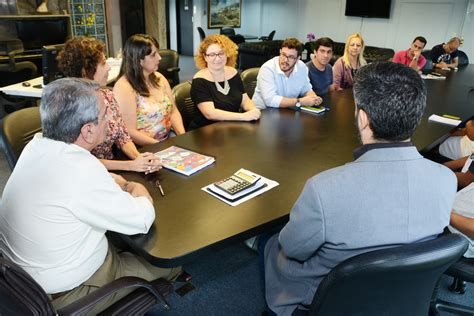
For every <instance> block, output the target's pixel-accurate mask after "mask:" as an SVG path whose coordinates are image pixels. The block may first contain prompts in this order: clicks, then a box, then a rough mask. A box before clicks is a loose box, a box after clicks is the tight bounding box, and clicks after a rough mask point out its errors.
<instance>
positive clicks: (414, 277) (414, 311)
mask: <svg viewBox="0 0 474 316" xmlns="http://www.w3.org/2000/svg"><path fill="white" fill-rule="evenodd" d="M467 245H468V243H467V240H466V239H465V238H464V237H462V236H460V235H457V234H450V235H445V236H442V237H439V238H437V239H434V240H429V241H425V242H420V243H416V244H409V245H404V246H400V247H393V248H388V249H382V250H376V251H372V252H368V253H364V254H361V255H358V256H355V257H352V258H349V259H347V260H345V261H343V262H342V263H340V264H339V265H337V266H336V267H335V268H334V269H332V270H331V272H330V273H329V274H328V275H327V276H326V277H325V278H324V279H323V281H322V282H321V284H320V285H319V288H318V290H317V291H316V294H315V296H314V299H313V302H312V304H311V308H310V312H309V315H318V316H324V315H352V314H354V313H357V314H358V315H369V316H370V315H386V316H389V315H394V316H395V315H397V316H398V315H414V316H415V315H428V310H429V305H430V299H431V296H432V293H433V290H434V287H435V285H436V282H437V281H438V279H439V278H440V276H441V275H442V274H443V272H444V271H446V269H447V268H448V267H449V266H450V265H452V264H453V263H454V262H456V261H457V260H458V259H459V258H460V257H461V256H462V255H463V254H464V252H465V251H466V249H467Z"/></svg>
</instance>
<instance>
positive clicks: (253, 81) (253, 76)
mask: <svg viewBox="0 0 474 316" xmlns="http://www.w3.org/2000/svg"><path fill="white" fill-rule="evenodd" d="M259 70H260V67H255V68H249V69H245V70H244V71H242V73H241V74H240V77H241V78H242V83H243V84H244V90H245V92H247V95H248V96H249V98H250V99H251V98H252V97H253V94H254V92H255V88H256V87H257V76H258V71H259Z"/></svg>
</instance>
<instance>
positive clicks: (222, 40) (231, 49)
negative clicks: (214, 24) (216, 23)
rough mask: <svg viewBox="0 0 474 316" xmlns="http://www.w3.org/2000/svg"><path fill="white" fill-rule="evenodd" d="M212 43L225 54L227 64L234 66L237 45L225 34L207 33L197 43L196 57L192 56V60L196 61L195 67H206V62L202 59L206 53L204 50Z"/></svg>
mask: <svg viewBox="0 0 474 316" xmlns="http://www.w3.org/2000/svg"><path fill="white" fill-rule="evenodd" d="M212 44H217V45H219V46H220V47H221V48H222V49H223V50H224V52H225V55H226V56H227V63H226V65H227V66H230V67H235V65H236V63H237V45H236V44H235V43H234V42H232V41H231V40H230V38H228V37H227V36H225V35H220V34H214V35H209V36H208V37H206V38H205V39H204V40H203V41H202V42H201V45H199V48H198V51H197V54H196V57H194V61H195V62H196V67H198V68H199V69H204V68H207V62H206V60H205V59H204V56H205V55H206V51H207V49H208V48H209V46H211V45H212Z"/></svg>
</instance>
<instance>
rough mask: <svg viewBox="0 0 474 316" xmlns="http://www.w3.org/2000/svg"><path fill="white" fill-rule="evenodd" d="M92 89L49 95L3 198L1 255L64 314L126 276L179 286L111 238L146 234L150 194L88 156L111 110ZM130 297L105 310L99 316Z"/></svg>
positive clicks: (64, 87)
mask: <svg viewBox="0 0 474 316" xmlns="http://www.w3.org/2000/svg"><path fill="white" fill-rule="evenodd" d="M98 89H99V85H98V84H97V83H95V82H93V81H88V80H83V79H77V78H76V79H75V78H67V79H60V80H56V81H54V82H52V83H50V84H49V85H48V86H47V87H45V88H44V90H43V95H42V100H41V107H40V113H41V122H42V126H43V134H36V135H35V137H34V139H33V140H32V141H31V142H30V143H29V144H28V145H27V146H26V147H25V149H24V150H23V152H22V155H21V156H20V158H19V160H18V163H17V164H16V166H15V169H14V170H13V173H12V175H11V177H10V179H9V181H8V183H7V185H6V187H5V190H4V192H3V198H2V204H1V208H0V252H1V253H3V255H5V256H6V257H8V258H10V259H11V260H12V261H14V262H15V263H16V264H18V265H20V266H21V267H22V268H23V269H25V270H26V272H28V273H29V274H30V275H31V276H32V277H33V278H34V279H35V280H36V281H37V282H38V283H39V284H40V285H41V286H42V287H43V289H44V290H45V291H46V293H48V294H50V295H51V297H52V299H53V305H54V306H55V307H56V308H60V307H62V306H65V305H67V304H69V303H70V302H72V301H75V300H77V299H78V298H80V297H82V296H84V295H86V294H88V293H89V292H91V291H94V290H96V289H97V288H99V287H101V286H103V285H105V284H107V283H109V282H111V281H113V280H114V279H117V278H119V277H122V276H138V277H142V278H145V279H148V280H153V279H157V278H159V277H165V278H173V277H174V276H176V274H177V273H178V272H179V270H180V269H179V268H178V269H161V268H157V267H154V266H152V265H151V264H149V263H147V262H146V261H145V260H144V259H142V258H139V257H136V256H135V255H133V254H131V253H118V252H117V250H116V249H114V247H113V246H112V245H109V243H108V241H107V238H106V237H105V232H106V231H107V230H110V231H115V232H118V233H122V234H139V233H146V232H148V230H149V229H150V227H151V225H152V224H153V222H154V219H155V210H154V207H153V201H152V198H151V196H150V194H149V193H148V191H147V190H146V188H145V187H144V186H143V185H141V184H139V183H135V182H128V181H126V180H125V179H124V178H122V177H120V176H117V175H112V176H111V174H109V173H108V172H107V170H106V168H105V167H104V166H103V164H101V163H100V161H99V160H98V159H96V158H95V157H94V156H93V155H91V153H90V151H91V150H92V149H93V148H94V147H96V146H97V145H98V144H100V143H102V142H103V141H104V139H105V135H106V130H107V122H108V119H107V116H108V109H107V107H106V106H105V104H104V101H103V99H102V97H101V96H100V94H99V92H98ZM124 294H126V293H121V294H119V295H116V296H114V297H111V298H110V299H109V300H108V301H106V302H103V304H102V305H101V306H98V307H97V309H94V310H93V311H90V312H91V313H97V312H98V311H100V310H102V309H104V308H105V307H107V306H108V305H110V304H111V303H113V302H114V301H116V300H118V299H119V298H120V297H121V296H123V295H124Z"/></svg>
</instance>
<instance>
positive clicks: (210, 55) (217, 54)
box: [206, 52, 226, 59]
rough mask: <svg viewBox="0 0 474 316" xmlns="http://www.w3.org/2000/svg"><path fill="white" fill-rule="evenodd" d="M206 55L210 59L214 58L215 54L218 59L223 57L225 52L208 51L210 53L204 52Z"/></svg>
mask: <svg viewBox="0 0 474 316" xmlns="http://www.w3.org/2000/svg"><path fill="white" fill-rule="evenodd" d="M206 56H207V57H209V58H210V59H216V58H217V56H219V58H220V59H222V58H224V57H225V56H226V55H225V52H218V53H210V54H206Z"/></svg>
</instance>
